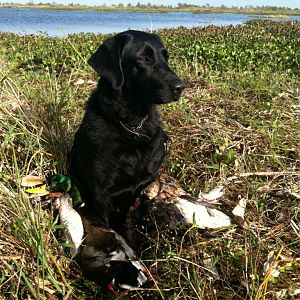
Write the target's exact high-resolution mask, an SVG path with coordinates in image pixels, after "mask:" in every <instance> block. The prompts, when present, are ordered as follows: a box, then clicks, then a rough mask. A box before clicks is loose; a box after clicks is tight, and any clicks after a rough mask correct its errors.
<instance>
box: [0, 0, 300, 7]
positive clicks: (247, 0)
mask: <svg viewBox="0 0 300 300" xmlns="http://www.w3.org/2000/svg"><path fill="white" fill-rule="evenodd" d="M29 1H30V0H9V1H3V0H0V2H2V3H5V2H14V3H27V2H29ZM30 2H33V3H40V2H42V3H49V2H50V3H51V2H56V3H60V4H68V3H76V4H77V3H78V4H85V5H103V4H106V5H111V4H119V3H123V4H124V5H126V4H127V3H131V4H133V5H134V4H137V2H140V3H141V4H147V3H151V4H164V5H173V6H176V5H177V4H178V3H187V4H197V5H205V4H210V5H211V6H220V5H222V4H223V5H226V6H229V7H230V6H246V5H253V6H263V5H267V6H281V7H283V6H284V7H290V8H300V0H285V1H284V0H256V1H255V0H203V1H201V0H200V1H199V0H164V1H162V0H119V1H112V0H104V1H97V0H73V1H72V0H56V1H53V0H33V1H32V0H31V1H30Z"/></svg>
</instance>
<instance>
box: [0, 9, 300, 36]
mask: <svg viewBox="0 0 300 300" xmlns="http://www.w3.org/2000/svg"><path fill="white" fill-rule="evenodd" d="M253 18H259V17H258V16H255V15H247V14H231V13H228V14H193V13H189V12H170V13H146V12H97V11H94V10H82V11H70V10H40V9H26V8H0V31H8V32H14V33H20V34H35V33H38V32H46V33H47V34H48V35H50V36H63V35H66V34H70V33H80V32H93V33H111V32H121V31H124V30H127V29H137V30H151V29H159V28H171V27H178V26H185V27H188V28H191V27H195V26H205V25H209V24H213V25H230V24H232V25H237V24H242V23H244V22H245V21H247V20H250V19H253ZM291 19H292V20H300V16H296V17H290V18H285V19H284V20H291Z"/></svg>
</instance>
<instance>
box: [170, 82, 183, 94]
mask: <svg viewBox="0 0 300 300" xmlns="http://www.w3.org/2000/svg"><path fill="white" fill-rule="evenodd" d="M184 88H185V84H184V83H183V82H182V81H181V80H177V81H175V82H174V83H173V85H172V91H173V92H174V93H176V94H180V93H181V92H182V91H183V90H184Z"/></svg>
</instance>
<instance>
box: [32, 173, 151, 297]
mask: <svg viewBox="0 0 300 300" xmlns="http://www.w3.org/2000/svg"><path fill="white" fill-rule="evenodd" d="M71 187H72V183H71V180H70V178H69V177H68V176H64V175H59V174H57V175H53V176H51V177H50V178H49V179H48V180H47V182H46V184H44V185H42V186H39V187H35V188H31V189H27V191H28V192H29V193H38V194H44V195H45V194H48V195H51V194H52V196H54V197H57V198H56V199H55V200H54V207H55V208H57V209H58V211H59V217H60V221H61V223H62V224H63V225H64V229H63V238H64V239H65V241H66V242H68V243H70V254H71V255H72V257H73V258H74V260H75V261H76V262H77V263H78V265H79V266H80V267H81V269H82V271H83V274H84V275H85V276H86V277H88V278H89V279H91V280H92V281H94V282H96V283H98V284H100V285H101V286H106V287H107V288H108V289H109V290H110V291H111V292H113V291H115V289H130V288H134V287H141V286H142V285H143V284H144V283H145V282H146V281H147V276H146V274H147V270H146V268H145V266H144V265H143V263H142V262H141V261H140V260H139V259H138V258H137V257H136V255H135V253H134V251H133V250H132V248H131V247H130V246H129V245H128V244H127V243H126V241H125V240H124V238H123V237H122V236H121V235H119V234H118V233H117V232H115V231H114V230H112V229H109V228H105V227H101V226H98V225H97V226H96V225H94V224H93V223H92V222H91V214H90V212H89V210H88V209H87V208H86V207H85V206H84V205H82V206H79V207H78V202H77V208H76V209H74V201H73V199H72V197H71V196H70V194H69V193H67V192H66V191H71ZM75 195H76V194H75ZM76 197H77V200H78V199H81V197H80V195H79V197H78V195H76ZM81 203H82V202H81Z"/></svg>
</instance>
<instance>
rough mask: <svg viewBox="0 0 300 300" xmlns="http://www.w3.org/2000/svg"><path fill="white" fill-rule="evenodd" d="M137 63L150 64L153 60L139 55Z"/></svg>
mask: <svg viewBox="0 0 300 300" xmlns="http://www.w3.org/2000/svg"><path fill="white" fill-rule="evenodd" d="M137 61H138V62H139V63H143V64H151V63H152V62H153V59H152V58H151V57H149V56H146V55H141V56H139V57H138V59H137Z"/></svg>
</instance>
